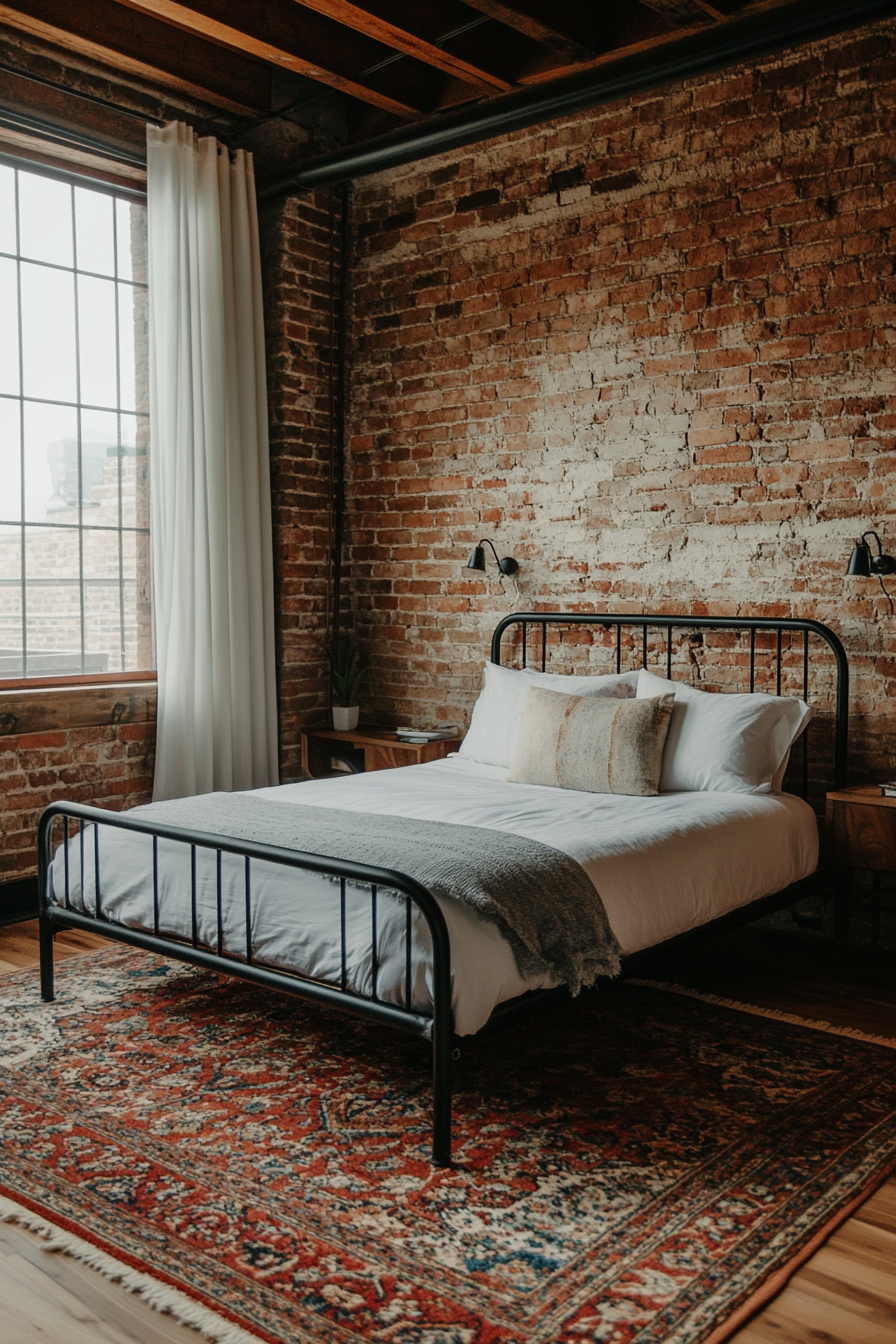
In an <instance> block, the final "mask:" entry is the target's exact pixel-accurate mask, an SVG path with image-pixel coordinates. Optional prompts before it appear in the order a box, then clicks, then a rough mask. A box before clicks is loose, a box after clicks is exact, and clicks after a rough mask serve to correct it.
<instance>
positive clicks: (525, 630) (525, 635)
mask: <svg viewBox="0 0 896 1344" xmlns="http://www.w3.org/2000/svg"><path fill="white" fill-rule="evenodd" d="M528 643H529V626H528V625H527V623H526V622H525V621H523V667H525V666H526V646H527V644H528Z"/></svg>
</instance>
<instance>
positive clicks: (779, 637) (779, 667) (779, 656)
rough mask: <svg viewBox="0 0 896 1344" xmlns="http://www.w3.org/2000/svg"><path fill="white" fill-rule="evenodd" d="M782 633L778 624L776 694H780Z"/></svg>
mask: <svg viewBox="0 0 896 1344" xmlns="http://www.w3.org/2000/svg"><path fill="white" fill-rule="evenodd" d="M783 633H784V632H783V631H782V630H781V628H780V626H779V628H778V676H777V683H776V684H777V687H778V689H777V694H778V695H780V694H781V636H782V635H783Z"/></svg>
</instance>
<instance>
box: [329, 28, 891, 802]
mask: <svg viewBox="0 0 896 1344" xmlns="http://www.w3.org/2000/svg"><path fill="white" fill-rule="evenodd" d="M894 76H896V26H894V24H893V23H892V22H888V23H884V24H880V25H876V26H874V27H872V28H868V29H865V30H862V31H861V32H858V33H853V34H851V35H847V36H845V37H840V38H836V39H831V40H828V41H825V42H823V43H818V44H814V45H812V46H810V47H806V48H803V49H801V50H798V51H796V52H793V53H790V54H788V55H787V56H784V57H780V58H779V57H776V58H769V59H767V60H765V61H762V62H760V63H759V64H758V65H756V66H755V67H754V68H749V69H747V68H736V69H732V70H729V71H726V72H723V73H720V74H719V75H717V76H711V77H706V78H702V79H699V80H694V81H691V82H689V83H687V84H682V85H677V86H675V87H672V88H669V89H667V90H664V91H662V92H659V93H656V94H647V95H644V96H642V97H640V98H638V99H636V100H635V101H634V102H632V103H630V104H626V105H622V104H620V105H615V106H612V107H607V108H603V109H599V110H597V111H595V112H592V113H586V114H582V115H579V116H576V117H575V118H572V119H569V120H566V121H559V122H554V123H552V124H550V125H547V126H543V127H538V128H535V129H533V130H531V131H526V132H520V133H518V134H515V135H513V136H510V137H507V138H505V139H501V140H496V141H492V142H489V143H488V144H485V145H482V146H477V147H474V148H471V149H466V150H461V151H457V152H455V153H453V154H451V155H447V156H445V157H443V158H441V159H436V160H430V161H427V162H425V163H422V164H418V165H411V166H409V167H405V168H401V169H397V170H394V171H391V172H389V173H387V174H383V175H380V176H379V177H377V178H373V179H368V180H366V181H363V182H360V183H359V184H358V185H357V187H356V190H355V195H354V199H355V205H354V210H355V212H356V224H357V239H356V257H355V264H354V266H353V273H352V294H353V302H354V322H353V332H354V337H353V377H352V385H353V392H352V413H351V427H352V434H351V441H350V459H349V497H350V527H351V550H350V565H351V573H352V585H353V602H354V606H355V611H356V620H357V622H358V625H359V629H360V630H361V632H362V633H363V634H364V636H365V637H366V639H367V641H368V645H369V649H370V652H371V655H372V657H373V661H374V676H373V678H372V682H371V691H372V704H371V707H372V708H373V710H374V711H375V712H376V713H377V714H378V715H379V716H381V717H382V718H383V719H385V720H386V721H389V720H393V721H394V720H395V719H396V718H398V719H400V720H402V721H413V720H414V719H418V720H421V721H426V720H431V719H435V718H454V717H458V718H464V717H466V716H467V715H468V713H469V709H470V707H471V704H472V701H473V699H474V696H475V692H476V687H477V685H478V680H479V668H480V664H481V661H482V658H483V655H484V653H485V650H486V647H487V637H488V633H489V632H490V630H491V628H492V626H493V625H494V623H495V621H496V619H497V618H498V617H499V616H500V615H501V614H503V613H505V612H507V611H510V610H512V609H521V608H522V609H527V608H531V607H532V606H536V605H542V606H548V607H550V606H557V607H562V608H567V609H578V608H582V609H597V610H606V609H610V610H616V611H622V610H626V609H629V610H642V609H653V610H660V611H670V610H674V609H681V610H692V611H704V612H714V613H720V614H721V613H729V612H738V613H741V614H747V613H759V614H762V613H765V614H780V615H786V614H794V615H800V616H813V617H817V618H818V619H820V620H822V621H825V622H827V623H829V624H830V625H832V626H833V627H834V629H835V630H837V631H838V632H839V633H840V634H841V636H842V638H843V640H844V642H845V643H846V645H847V648H848V651H849V653H850V656H851V661H852V668H853V673H854V678H855V680H854V687H855V689H854V695H853V711H854V714H855V715H856V719H855V734H854V739H853V740H854V760H855V773H856V776H857V777H861V776H863V775H867V774H868V773H869V772H870V771H874V770H878V769H885V768H888V769H889V770H890V773H892V764H893V757H894V755H896V716H894V714H893V697H894V694H896V620H894V617H893V616H892V615H891V613H890V611H889V608H888V606H887V603H886V602H885V600H884V599H883V596H882V594H881V593H880V590H879V588H878V585H877V581H876V580H853V581H849V582H847V581H845V580H844V577H843V573H844V570H845V567H846V564H847V560H848V558H849V554H850V549H851V546H852V540H853V538H854V537H855V536H856V535H857V534H858V533H859V532H861V531H862V530H864V529H865V528H868V527H876V528H877V529H878V530H879V531H881V532H882V533H883V535H884V538H885V540H886V541H887V542H888V543H889V549H891V550H893V551H896V497H894V490H893V482H894V470H896V399H894V391H896V376H894V357H896V336H894V325H893V317H894V298H896V281H894V275H893V255H894V245H896V161H894V153H893V150H894V144H896V111H894V109H896V80H894ZM480 535H484V536H491V537H494V539H495V541H496V543H497V545H498V548H499V551H500V552H501V553H502V554H507V553H509V554H512V555H515V556H516V557H517V558H518V559H519V560H520V562H521V569H520V573H519V575H518V582H517V581H514V580H509V581H505V583H504V587H503V590H502V587H501V585H500V584H499V583H498V582H497V581H496V580H495V579H494V577H493V576H494V574H495V570H494V568H493V567H491V566H490V569H489V574H488V576H487V577H486V578H485V580H481V579H479V578H477V577H476V576H475V575H471V574H468V572H466V571H465V570H464V569H463V567H462V566H463V563H464V560H465V557H466V552H467V550H468V548H469V547H470V545H471V544H472V543H474V542H475V541H476V540H477V539H478V537H479V536H480ZM892 588H893V590H894V591H896V582H894V583H893V585H892Z"/></svg>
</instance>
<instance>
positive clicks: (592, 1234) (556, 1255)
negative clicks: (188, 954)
mask: <svg viewBox="0 0 896 1344" xmlns="http://www.w3.org/2000/svg"><path fill="white" fill-rule="evenodd" d="M58 992H59V997H58V999H57V1002H56V1003H55V1004H53V1005H42V1004H41V1003H40V1001H39V997H38V991H37V975H36V973H27V974H26V973H21V974H18V975H16V976H13V977H11V978H10V979H9V980H6V981H4V982H3V983H2V985H0V1014H2V1016H0V1021H2V1037H0V1136H2V1168H0V1191H2V1195H3V1196H4V1197H5V1199H4V1200H3V1204H2V1214H3V1215H4V1216H6V1217H13V1218H19V1219H20V1220H21V1221H23V1222H24V1223H26V1224H28V1225H30V1226H33V1227H36V1228H38V1229H43V1230H45V1231H49V1232H51V1233H52V1235H53V1237H54V1238H55V1244H57V1245H60V1246H62V1247H64V1248H66V1249H68V1250H69V1251H71V1252H72V1253H73V1254H76V1255H80V1256H81V1257H82V1258H84V1259H86V1260H88V1261H89V1262H90V1263H93V1264H96V1265H97V1267H98V1268H100V1269H101V1270H104V1271H105V1272H106V1273H108V1274H110V1275H112V1276H113V1277H117V1278H119V1279H121V1280H122V1281H123V1282H124V1283H125V1285H126V1286H129V1287H131V1288H133V1289H135V1290H137V1291H142V1292H143V1293H144V1294H145V1295H146V1296H147V1297H149V1299H150V1300H152V1301H154V1302H155V1303H156V1304H157V1305H159V1306H162V1307H164V1308H167V1309H168V1310H171V1311H173V1312H174V1313H175V1315H178V1316H179V1317H181V1319H186V1320H192V1321H193V1322H194V1323H195V1324H197V1325H199V1326H200V1327H201V1328H203V1329H204V1330H205V1332H206V1333H207V1334H208V1335H209V1336H210V1337H211V1338H214V1339H218V1340H221V1341H237V1340H246V1339H247V1338H250V1337H251V1338H258V1339H262V1340H267V1341H270V1342H272V1344H287V1342H288V1344H296V1342H300V1344H306V1342H309V1344H310V1341H315V1344H318V1341H330V1342H332V1344H336V1341H339V1344H353V1341H382V1342H383V1344H547V1342H548V1341H550V1344H589V1342H592V1341H594V1342H596V1341H600V1344H633V1342H634V1341H637V1344H660V1341H662V1344H705V1341H708V1340H712V1341H713V1342H714V1344H716V1341H719V1340H721V1339H723V1338H724V1337H725V1336H726V1334H727V1333H728V1332H730V1330H731V1329H732V1328H733V1327H734V1325H735V1324H736V1323H737V1322H739V1321H742V1320H743V1318H744V1314H745V1312H746V1311H748V1310H749V1309H751V1307H753V1306H755V1305H756V1304H757V1302H758V1301H760V1300H761V1298H762V1295H763V1293H765V1294H766V1295H767V1294H768V1292H769V1285H775V1284H778V1285H779V1284H780V1282H781V1281H783V1274H784V1273H786V1272H787V1271H788V1270H790V1269H792V1268H793V1267H794V1266H795V1264H796V1263H797V1262H798V1261H799V1260H800V1258H801V1257H803V1258H804V1257H805V1256H806V1255H807V1254H808V1253H809V1251H810V1250H811V1249H812V1248H813V1247H814V1246H815V1245H817V1244H818V1241H819V1239H820V1237H821V1236H822V1235H824V1234H825V1233H826V1232H828V1231H829V1230H830V1229H831V1228H832V1226H833V1225H835V1223H836V1222H837V1221H838V1219H840V1218H842V1217H843V1216H845V1214H846V1213H847V1212H848V1211H850V1210H851V1209H852V1208H853V1207H855V1205H856V1204H857V1203H858V1202H859V1201H860V1200H861V1198H862V1197H863V1196H865V1195H867V1194H868V1193H869V1192H870V1191H871V1190H872V1189H873V1188H874V1186H875V1185H876V1184H878V1183H879V1181H880V1180H881V1179H883V1177H884V1176H885V1175H886V1174H887V1173H888V1172H889V1171H891V1170H892V1169H893V1168H894V1167H896V1050H893V1049H890V1048H887V1046H886V1045H884V1044H877V1043H874V1042H872V1041H870V1040H866V1039H857V1038H856V1037H855V1036H852V1037H850V1036H847V1035H839V1034H832V1033H830V1032H825V1031H822V1030H816V1029H809V1028H807V1027H805V1026H803V1025H795V1024H794V1023H793V1022H788V1021H783V1020H775V1019H774V1018H769V1017H763V1016H752V1015H748V1014H747V1013H744V1012H738V1011H734V1010H732V1009H731V1008H728V1007H723V1006H719V1005H717V1004H712V1003H707V1002H701V1001H698V1000H697V999H695V998H693V997H686V996H684V995H682V994H675V993H669V992H664V991H663V990H661V989H657V988H655V987H651V986H648V985H646V984H636V983H624V982H622V983H617V984H613V985H610V986H607V987H605V988H602V989H601V990H600V991H599V992H594V993H590V994H588V995H584V996H583V997H582V998H581V999H580V1000H578V1001H576V1002H567V1003H563V1004H560V1005H557V1006H555V1007H553V1008H552V1009H550V1010H549V1011H546V1012H545V1013H544V1014H542V1015H541V1016H539V1017H536V1018H533V1019H531V1020H529V1021H527V1022H526V1023H524V1024H523V1025H521V1026H518V1027H517V1028H516V1029H515V1030H514V1029H512V1028H511V1029H510V1030H509V1031H506V1032H501V1033H495V1034H493V1035H491V1036H486V1037H483V1038H480V1039H473V1040H469V1041H467V1042H465V1043H464V1045H463V1053H462V1056H461V1059H460V1061H459V1064H458V1072H457V1095H456V1106H455V1117H456V1118H455V1135H456V1138H455V1152H456V1164H455V1166H454V1168H453V1169H451V1170H447V1171H439V1170H435V1169H433V1168H432V1167H431V1166H430V1165H429V1161H428V1159H427V1154H428V1146H429V1114H428V1102H429V1091H428V1086H429V1079H428V1069H429V1056H428V1053H427V1052H426V1050H425V1049H423V1048H422V1047H421V1046H420V1045H419V1044H418V1043H416V1042H414V1041H412V1040H410V1039H409V1038H405V1037H403V1036H400V1035H397V1034H395V1033H392V1032H390V1031H388V1030H387V1029H386V1028H377V1027H374V1026H370V1025H368V1024H359V1023H356V1022H353V1021H351V1020H350V1019H348V1018H344V1017H342V1016H340V1015H338V1014H336V1013H333V1012H330V1011H327V1010H324V1009H321V1008H319V1007H316V1006H307V1005H303V1004H300V1003H298V1002H296V1001H294V1000H291V999H287V998H283V997H277V996H274V995H270V994H265V993H264V992H263V991H261V990H259V989H257V988H255V987H250V986H247V985H245V984H242V983H240V982H238V981H232V980H224V979H222V978H219V977H216V976H214V975H212V974H208V973H205V972H202V971H197V970H194V969H191V968H188V967H185V966H182V965H179V964H177V963H174V962H166V961H162V960H159V959H158V958H155V957H150V956H146V955H144V954H142V953H139V952H135V951H132V950H130V949H120V948H112V949H110V950H108V951H103V952H100V953H95V954H92V955H90V956H87V957H83V958H79V959H75V960H72V961H69V962H67V963H65V964H63V965H62V966H61V967H59V970H58Z"/></svg>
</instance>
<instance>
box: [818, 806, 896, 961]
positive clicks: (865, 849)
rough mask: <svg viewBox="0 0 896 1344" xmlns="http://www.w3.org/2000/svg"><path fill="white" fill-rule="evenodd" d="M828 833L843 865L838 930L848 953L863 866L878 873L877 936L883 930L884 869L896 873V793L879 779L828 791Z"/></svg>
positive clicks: (835, 859) (835, 860) (835, 861)
mask: <svg viewBox="0 0 896 1344" xmlns="http://www.w3.org/2000/svg"><path fill="white" fill-rule="evenodd" d="M825 838H826V844H827V847H828V857H829V861H830V863H831V864H832V865H833V867H834V868H835V869H836V870H837V899H836V906H835V929H836V939H837V948H838V950H839V952H840V954H841V956H843V955H845V953H846V947H847V943H848V941H849V900H850V892H851V890H852V881H853V877H854V875H855V871H856V869H857V868H863V869H865V870H866V871H867V872H870V873H872V874H873V877H872V882H873V888H872V891H873V901H874V904H873V907H872V916H871V918H872V926H871V927H872V934H871V936H872V941H873V942H875V943H876V942H877V939H878V935H879V933H880V877H881V873H896V798H884V797H883V795H882V794H881V791H880V789H879V788H878V786H877V785H876V784H860V785H858V786H857V787H855V788H850V789H839V790H838V791H837V792H836V793H829V794H828V795H827V825H826V828H825Z"/></svg>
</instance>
